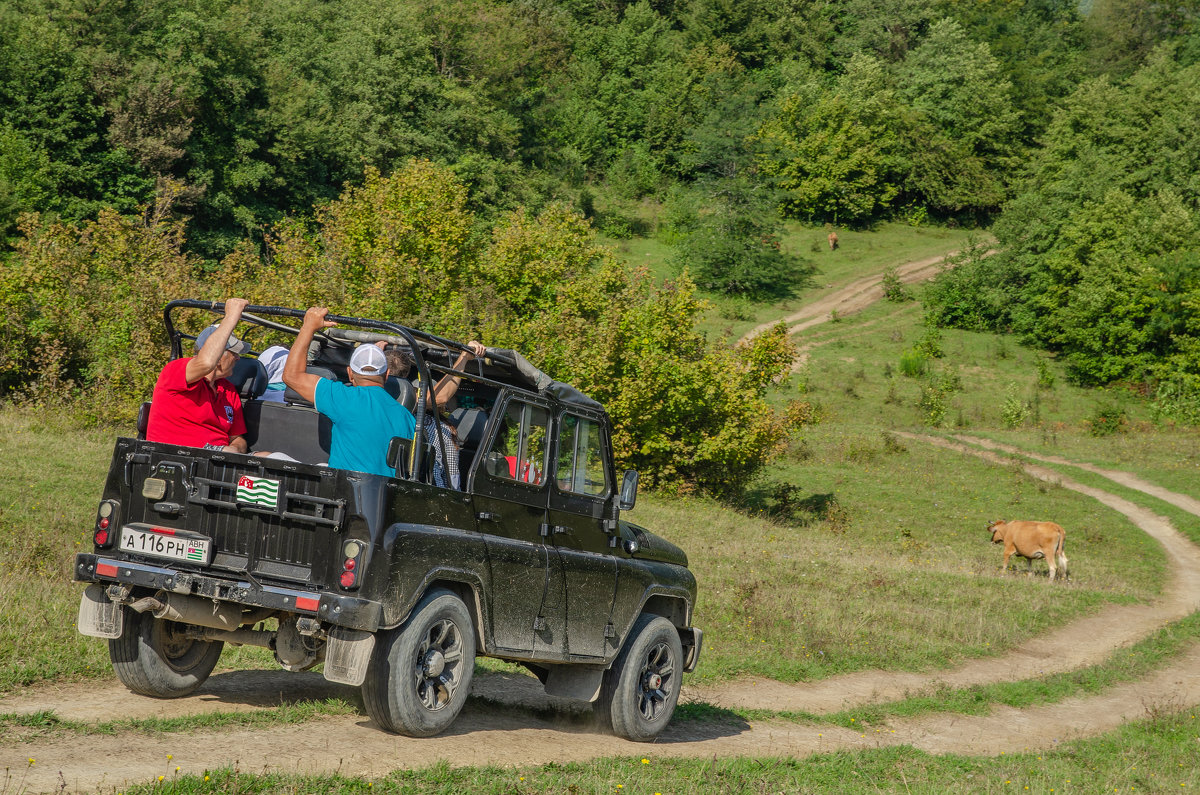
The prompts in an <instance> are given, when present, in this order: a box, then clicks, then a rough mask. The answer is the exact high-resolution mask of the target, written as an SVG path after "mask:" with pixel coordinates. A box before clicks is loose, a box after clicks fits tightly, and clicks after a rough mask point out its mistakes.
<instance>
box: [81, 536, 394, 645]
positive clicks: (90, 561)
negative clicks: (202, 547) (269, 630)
mask: <svg viewBox="0 0 1200 795" xmlns="http://www.w3.org/2000/svg"><path fill="white" fill-rule="evenodd" d="M74 573H75V580H76V582H89V583H90V582H98V583H119V584H121V585H130V586H134V587H138V588H148V589H152V590H155V591H170V592H172V593H177V594H188V595H193V596H201V597H205V598H209V599H219V600H222V601H226V602H233V603H235V604H240V605H246V606H247V607H266V608H271V609H274V610H283V611H286V612H289V613H297V614H300V615H305V616H313V617H316V618H318V619H320V620H321V621H325V622H328V623H330V624H335V625H337V626H341V627H349V628H351V629H362V630H366V631H367V632H374V631H375V630H377V629H379V618H380V616H381V615H382V612H383V610H382V607H381V605H380V604H379V603H378V602H372V601H370V600H367V599H359V598H357V597H354V596H339V595H338V594H331V593H320V592H315V591H301V590H297V589H294V588H281V587H278V586H274V585H260V584H259V583H256V582H250V581H248V580H243V581H239V580H232V579H226V578H222V577H212V576H209V575H207V574H197V573H195V572H190V571H180V570H178V569H172V568H169V567H165V566H153V565H149V564H146V563H134V562H133V561H128V560H117V559H116V558H111V557H107V556H104V555H96V554H92V553H86V552H84V553H80V554H77V555H76V556H75V570H74Z"/></svg>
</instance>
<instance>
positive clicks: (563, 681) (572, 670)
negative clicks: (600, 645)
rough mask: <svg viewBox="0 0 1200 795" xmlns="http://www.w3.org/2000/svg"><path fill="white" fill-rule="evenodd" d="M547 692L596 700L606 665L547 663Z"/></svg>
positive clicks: (563, 696) (581, 699) (582, 699)
mask: <svg viewBox="0 0 1200 795" xmlns="http://www.w3.org/2000/svg"><path fill="white" fill-rule="evenodd" d="M546 669H547V674H546V681H545V683H544V687H545V688H546V694H547V695H551V696H561V697H562V698H577V699H579V700H580V701H595V700H596V697H597V696H599V695H600V684H601V682H602V681H603V680H604V667H603V666H592V665H547V666H546Z"/></svg>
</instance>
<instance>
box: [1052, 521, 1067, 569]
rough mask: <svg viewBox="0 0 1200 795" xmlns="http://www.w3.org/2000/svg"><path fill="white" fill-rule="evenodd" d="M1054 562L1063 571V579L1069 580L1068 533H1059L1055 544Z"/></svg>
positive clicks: (1062, 531)
mask: <svg viewBox="0 0 1200 795" xmlns="http://www.w3.org/2000/svg"><path fill="white" fill-rule="evenodd" d="M1054 562H1055V563H1057V564H1058V568H1059V570H1060V571H1062V578H1063V579H1064V580H1065V579H1067V531H1066V530H1059V531H1058V540H1057V541H1056V542H1055V544H1054Z"/></svg>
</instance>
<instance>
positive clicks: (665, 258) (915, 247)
mask: <svg viewBox="0 0 1200 795" xmlns="http://www.w3.org/2000/svg"><path fill="white" fill-rule="evenodd" d="M827 234H828V232H827V231H826V230H825V228H824V227H823V226H808V225H805V224H802V223H799V222H796V221H789V222H787V223H786V224H785V225H784V234H783V237H782V241H781V242H782V245H783V247H784V250H786V251H789V252H791V253H793V254H796V255H798V256H799V257H800V258H801V259H802V260H804V261H805V262H807V263H809V264H811V265H812V266H814V267H815V268H816V271H815V273H814V274H813V275H812V277H811V278H810V279H809V281H808V283H807V284H804V285H802V286H801V287H800V288H799V289H798V290H797V291H796V294H795V295H794V296H791V297H789V298H786V299H783V300H779V301H766V302H751V301H747V300H744V299H741V298H731V297H728V296H724V295H720V294H716V293H708V292H704V291H701V293H700V295H701V297H703V298H704V299H705V300H707V301H708V302H709V303H710V304H711V309H710V310H709V311H708V312H707V313H706V315H705V317H704V319H703V321H702V323H701V330H702V331H705V332H707V333H708V334H709V335H710V337H711V338H713V339H717V338H719V337H721V336H722V335H725V334H728V335H732V336H733V337H735V338H736V337H738V336H740V335H742V334H744V333H745V332H746V331H748V330H750V329H751V328H753V327H754V326H756V325H758V324H759V323H763V322H766V321H768V320H771V319H773V318H777V317H782V316H785V315H788V314H790V313H792V312H795V311H796V310H798V309H800V308H801V307H802V306H804V305H805V304H806V303H809V302H810V301H812V300H813V299H814V298H815V297H819V296H821V295H823V294H824V293H826V292H828V291H829V289H830V288H836V287H841V286H843V285H846V284H848V283H850V282H852V281H854V280H855V279H858V278H861V277H862V276H865V275H868V274H878V273H882V272H883V270H884V269H885V268H887V267H888V266H891V265H901V264H904V263H906V262H913V261H916V260H921V259H925V258H927V257H932V256H937V255H941V254H945V253H947V252H949V251H953V250H956V249H958V248H961V247H962V246H964V245H967V244H968V243H969V242H971V241H972V240H977V239H980V238H981V237H984V236H985V235H984V233H981V232H979V231H978V230H967V229H948V228H945V227H936V226H909V225H907V224H901V223H882V224H878V225H876V226H875V227H872V228H871V229H870V230H850V229H840V228H839V229H838V238H839V241H840V243H839V247H838V250H837V251H832V252H831V251H830V250H829V245H828V243H827V242H826V235H827ZM605 242H606V243H607V244H608V245H610V246H611V247H613V248H614V249H615V250H616V251H617V253H618V254H619V255H620V256H621V257H622V258H624V259H625V261H626V262H629V263H630V264H632V265H637V266H644V267H646V268H647V269H648V270H649V271H650V273H652V274H653V275H654V277H655V278H656V279H658V280H659V281H662V280H665V279H669V278H673V277H674V276H675V272H674V270H673V268H672V267H671V265H670V263H669V260H670V257H671V254H672V253H673V252H674V247H673V246H670V245H668V244H666V243H663V242H662V241H660V240H658V239H657V238H654V237H649V238H641V237H635V238H631V239H629V240H612V239H606V240H605Z"/></svg>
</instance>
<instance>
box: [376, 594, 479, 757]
mask: <svg viewBox="0 0 1200 795" xmlns="http://www.w3.org/2000/svg"><path fill="white" fill-rule="evenodd" d="M474 672H475V629H474V627H473V626H472V624H471V614H470V613H469V612H468V611H467V608H466V605H464V604H463V602H462V600H461V599H459V598H458V595H457V594H455V593H453V592H451V591H448V590H446V589H444V588H437V589H434V590H432V591H430V592H429V593H427V594H426V595H425V597H424V598H423V599H422V600H421V601H420V602H419V603H418V604H417V606H416V607H415V608H414V609H413V612H412V615H411V616H410V617H409V619H408V621H406V622H405V623H404V625H403V626H401V627H398V628H396V629H392V630H387V631H385V632H381V633H380V634H379V637H378V639H377V640H376V642H375V651H374V653H373V654H372V656H371V665H370V668H368V669H367V678H366V680H365V681H364V682H363V686H362V694H363V703H364V704H365V706H366V708H367V714H368V715H370V716H371V719H372V720H374V721H375V722H376V723H378V724H379V725H380V726H382V727H383V728H385V729H387V730H388V731H393V732H396V733H398V734H404V735H407V736H409V737H431V736H433V735H435V734H438V733H440V732H443V731H445V730H446V729H447V728H449V727H450V724H451V723H453V722H454V719H455V718H457V717H458V713H459V712H460V711H462V708H463V704H465V703H466V701H467V694H468V692H469V691H470V689H471V675H472V674H473V673H474Z"/></svg>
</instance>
